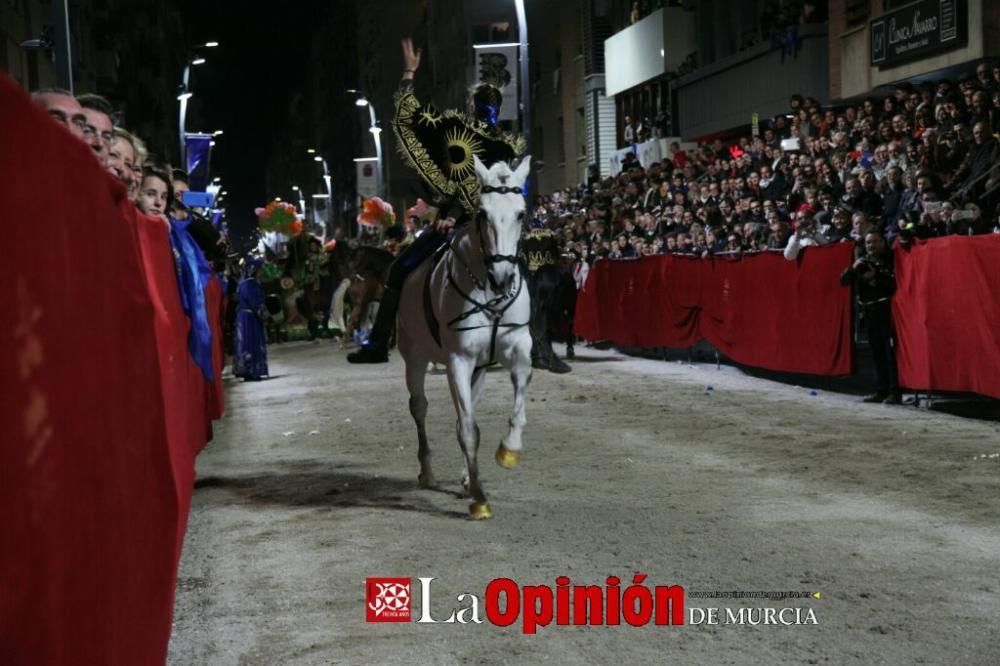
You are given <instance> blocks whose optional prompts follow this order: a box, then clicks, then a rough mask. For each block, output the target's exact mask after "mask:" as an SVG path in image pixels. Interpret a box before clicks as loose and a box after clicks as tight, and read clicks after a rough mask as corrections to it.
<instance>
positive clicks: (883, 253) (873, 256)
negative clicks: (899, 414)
mask: <svg viewBox="0 0 1000 666" xmlns="http://www.w3.org/2000/svg"><path fill="white" fill-rule="evenodd" d="M840 284H842V285H844V286H853V287H854V290H855V296H856V298H857V300H858V306H859V310H860V313H861V317H862V319H863V320H864V322H865V327H866V329H867V331H868V345H869V347H870V348H871V352H872V358H873V360H874V361H875V374H876V376H877V378H878V387H877V390H876V392H875V393H873V394H871V395H869V396H866V397H865V399H864V402H882V403H885V404H887V405H898V404H900V402H902V399H901V397H900V392H899V380H898V377H897V374H896V339H895V332H894V331H893V327H892V295H893V293H894V292H895V291H896V276H895V274H894V272H893V267H892V252H891V251H890V250H889V248H888V246H887V245H886V242H885V238H884V237H883V236H882V234H881V233H880V232H878V231H874V230H873V231H869V232H868V234H867V235H866V236H865V254H864V255H863V256H861V257H859V258H858V259H857V260H856V261H855V262H854V264H852V265H851V267H850V268H848V269H846V270H845V271H844V272H843V273H842V274H841V276H840Z"/></svg>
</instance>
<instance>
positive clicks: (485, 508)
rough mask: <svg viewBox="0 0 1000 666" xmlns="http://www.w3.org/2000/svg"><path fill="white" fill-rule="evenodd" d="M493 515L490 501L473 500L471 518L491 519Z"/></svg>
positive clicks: (470, 509) (470, 508)
mask: <svg viewBox="0 0 1000 666" xmlns="http://www.w3.org/2000/svg"><path fill="white" fill-rule="evenodd" d="M492 517H493V509H491V508H490V503H489V502H473V503H472V505H471V506H470V507H469V518H472V519H473V520H489V519H490V518H492Z"/></svg>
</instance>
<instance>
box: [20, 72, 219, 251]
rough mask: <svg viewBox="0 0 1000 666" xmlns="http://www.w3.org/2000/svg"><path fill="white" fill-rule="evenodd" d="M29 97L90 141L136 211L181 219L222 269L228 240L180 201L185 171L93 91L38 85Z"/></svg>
mask: <svg viewBox="0 0 1000 666" xmlns="http://www.w3.org/2000/svg"><path fill="white" fill-rule="evenodd" d="M31 98H32V100H34V102H35V103H36V104H38V105H39V106H41V107H42V108H43V109H45V110H46V111H47V112H48V114H49V116H50V117H51V118H52V119H53V120H55V121H56V122H57V123H59V124H60V125H62V126H63V127H65V128H66V129H67V130H69V132H70V133H71V134H72V135H73V136H75V137H76V138H78V139H80V140H81V141H83V142H84V143H86V144H87V145H88V146H90V148H91V149H92V150H93V151H94V157H95V159H96V160H97V162H98V163H99V164H100V165H101V167H103V168H104V169H105V170H107V171H108V173H110V174H111V176H112V177H114V178H115V179H116V180H118V181H119V182H121V184H122V185H123V186H124V187H125V189H126V191H127V192H128V197H129V199H130V200H131V201H132V202H133V203H134V204H135V205H136V207H138V208H139V210H141V211H142V212H143V213H145V214H147V215H150V216H153V217H157V218H159V219H161V220H163V222H164V223H166V224H169V222H170V220H171V219H173V220H179V221H182V222H185V225H184V226H185V228H186V231H187V233H189V234H190V235H191V236H192V237H193V239H194V240H195V241H196V242H197V244H198V246H199V247H200V248H201V250H202V252H203V253H204V255H205V257H206V259H207V260H208V261H209V262H211V263H212V264H214V265H216V266H217V267H220V268H221V263H222V262H223V261H224V260H225V258H226V253H225V247H226V244H227V240H226V238H225V235H224V234H223V233H222V232H221V231H219V230H218V229H216V228H215V227H214V225H213V224H212V223H211V222H210V221H208V220H206V219H205V218H203V217H201V216H199V215H195V214H194V212H193V211H192V210H189V208H188V207H187V206H185V205H184V203H183V200H182V195H183V193H184V192H186V191H188V189H189V187H188V176H187V173H186V172H185V171H184V170H182V169H172V168H171V166H170V164H169V163H167V162H166V161H164V160H162V159H160V158H158V157H157V156H155V155H153V154H151V153H150V152H149V151H148V150H147V148H146V143H145V142H144V141H143V140H142V139H141V138H139V137H138V136H136V135H134V134H133V133H131V132H129V131H128V130H127V129H125V127H123V125H122V122H121V117H120V114H118V113H116V111H115V109H114V106H113V105H112V104H111V103H110V102H109V101H108V100H107V99H105V98H104V97H102V96H100V95H96V94H93V93H85V94H82V95H78V96H74V95H73V94H72V93H70V92H69V91H67V90H64V89H61V88H44V89H41V90H36V91H35V92H33V93H32V94H31Z"/></svg>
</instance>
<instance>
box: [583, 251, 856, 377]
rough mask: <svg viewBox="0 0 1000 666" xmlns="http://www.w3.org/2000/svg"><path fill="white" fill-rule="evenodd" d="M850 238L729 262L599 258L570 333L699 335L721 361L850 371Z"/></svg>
mask: <svg viewBox="0 0 1000 666" xmlns="http://www.w3.org/2000/svg"><path fill="white" fill-rule="evenodd" d="M851 251H852V246H851V244H849V243H842V244H838V245H831V246H827V247H819V248H809V249H808V250H806V251H804V252H803V253H802V254H801V255H800V257H799V260H798V261H787V260H785V258H784V257H782V256H781V255H780V254H771V253H767V254H758V255H751V256H747V257H744V258H740V259H736V258H731V257H717V258H714V259H700V258H696V257H686V256H677V255H660V256H653V257H643V258H641V259H638V260H634V261H607V260H602V261H598V262H597V263H595V264H594V265H593V267H592V268H591V271H590V276H589V278H588V279H587V284H586V286H585V288H584V289H583V290H582V291H581V292H580V293H579V295H578V299H577V306H576V319H575V327H576V332H577V334H579V335H581V336H583V337H584V338H587V339H590V340H598V339H601V340H610V341H613V342H615V343H618V344H621V345H626V346H635V347H688V346H690V345H693V344H695V343H696V342H698V341H699V340H701V339H706V340H708V341H709V342H711V343H712V344H713V345H715V347H716V348H718V349H719V351H721V352H722V353H724V354H725V355H726V356H728V357H729V358H731V359H733V360H735V361H737V362H738V363H743V364H745V365H751V366H756V367H761V368H768V369H771V370H781V371H787V372H802V373H808V374H816V375H847V374H850V373H851V371H852V345H851V292H850V289H847V288H844V287H841V286H840V283H839V277H840V273H841V271H843V269H844V268H845V267H847V266H848V265H849V264H850V261H851Z"/></svg>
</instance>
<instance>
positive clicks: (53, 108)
mask: <svg viewBox="0 0 1000 666" xmlns="http://www.w3.org/2000/svg"><path fill="white" fill-rule="evenodd" d="M31 99H32V100H34V102H35V103H36V104H38V105H39V106H41V107H42V108H43V109H45V110H46V111H48V113H49V116H51V117H52V119H53V120H55V121H56V122H57V123H59V124H60V125H62V126H63V127H65V128H66V129H68V130H69V131H70V132H72V133H73V135H74V136H76V137H78V138H79V139H80V140H82V141H84V142H85V143H87V144H88V145H89V146H90V147H91V148H93V149H94V151H95V152H96V151H99V150H100V141H101V139H100V136H98V133H97V128H96V127H94V126H93V125H91V124H90V123H89V121H88V120H87V116H86V115H85V114H84V112H83V107H81V106H80V103H79V102H78V101H76V98H75V97H73V95H72V93H70V92H69V91H68V90H63V89H61V88H44V89H42V90H36V91H35V92H33V93H32V94H31Z"/></svg>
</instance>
